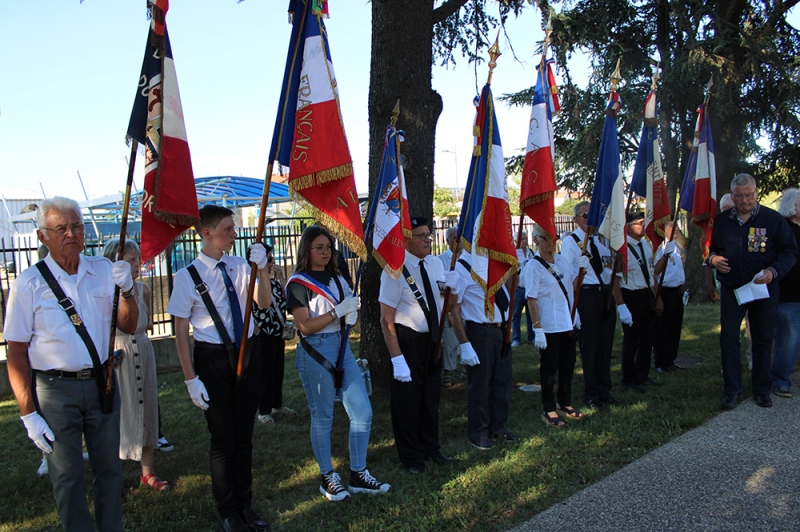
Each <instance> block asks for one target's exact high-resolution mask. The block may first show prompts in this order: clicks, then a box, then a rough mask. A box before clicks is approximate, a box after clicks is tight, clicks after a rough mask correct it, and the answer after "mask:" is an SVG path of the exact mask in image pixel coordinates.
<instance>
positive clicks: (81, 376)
mask: <svg viewBox="0 0 800 532" xmlns="http://www.w3.org/2000/svg"><path fill="white" fill-rule="evenodd" d="M75 378H76V379H78V380H80V381H85V380H86V379H91V378H92V368H86V369H82V370H80V371H76V372H75Z"/></svg>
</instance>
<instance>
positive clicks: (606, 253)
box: [561, 227, 613, 286]
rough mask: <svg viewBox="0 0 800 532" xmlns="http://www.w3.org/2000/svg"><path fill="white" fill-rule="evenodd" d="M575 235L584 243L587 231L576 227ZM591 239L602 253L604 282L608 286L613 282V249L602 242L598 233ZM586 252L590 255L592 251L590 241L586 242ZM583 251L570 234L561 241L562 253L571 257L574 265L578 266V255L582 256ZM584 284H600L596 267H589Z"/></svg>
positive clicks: (568, 257)
mask: <svg viewBox="0 0 800 532" xmlns="http://www.w3.org/2000/svg"><path fill="white" fill-rule="evenodd" d="M572 233H573V234H574V235H575V236H577V237H578V240H580V241H581V244H583V239H584V238H585V236H586V233H585V232H584V231H583V229H581V228H580V227H578V228H576V229H575V231H573V232H572ZM591 241H592V242H594V244H595V246H597V251H598V253H599V254H600V261H601V263H602V264H603V272H602V275H601V278H602V281H603V284H604V285H606V286H608V285H609V283H610V282H611V267H612V264H613V261H612V260H611V251H610V250H609V249H608V248H607V247H606V246H604V245H603V243H602V242H600V239H599V238H597V235H592V238H591ZM586 247H587V248H588V249H587V250H586V254H587V255H589V254H590V253H591V251H592V248H591V244H590V243H589V241H587V242H586ZM582 253H583V252H582V251H581V248H580V246H579V245H578V243H577V242H575V239H574V238H572V237H571V236H568V237H566V238H565V239H564V241H563V242H561V254H562V255H563V256H565V257H566V258H567V259H569V261H570V264H572V267H573V268H575V267H576V261H577V260H578V257H580V256H581V254H582ZM583 284H585V285H593V284H600V283H599V282H598V281H597V274H596V273H595V272H594V268H589V269H588V270H586V275H584V277H583Z"/></svg>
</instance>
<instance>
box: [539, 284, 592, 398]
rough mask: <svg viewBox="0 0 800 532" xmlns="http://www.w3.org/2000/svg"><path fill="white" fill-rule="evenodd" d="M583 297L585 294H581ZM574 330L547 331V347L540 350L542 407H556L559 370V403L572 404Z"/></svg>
mask: <svg viewBox="0 0 800 532" xmlns="http://www.w3.org/2000/svg"><path fill="white" fill-rule="evenodd" d="M581 297H583V296H581ZM571 333H572V331H566V332H560V333H545V335H544V336H545V338H546V339H547V348H546V349H540V350H539V378H540V379H541V381H540V382H541V383H542V408H543V409H544V411H545V412H552V411H554V410H555V409H556V399H555V394H554V393H553V387H554V386H555V383H556V372H558V404H559V405H561V406H570V405H572V397H571V396H572V375H573V373H574V372H575V336H573V335H572V334H571Z"/></svg>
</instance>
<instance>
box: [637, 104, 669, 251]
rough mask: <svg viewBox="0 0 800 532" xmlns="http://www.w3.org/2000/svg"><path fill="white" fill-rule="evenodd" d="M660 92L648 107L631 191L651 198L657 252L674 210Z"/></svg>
mask: <svg viewBox="0 0 800 532" xmlns="http://www.w3.org/2000/svg"><path fill="white" fill-rule="evenodd" d="M657 110H658V108H657V107H656V92H655V91H651V92H650V94H649V95H648V96H647V100H645V103H644V111H643V112H642V117H643V118H644V125H643V127H642V136H641V139H640V140H639V152H638V154H637V155H636V165H635V166H634V168H633V179H632V180H631V188H633V191H634V192H635V193H636V194H638V195H639V196H641V197H643V198H647V203H646V207H645V211H644V227H645V234H646V235H647V238H648V239H650V242H652V243H653V249H656V248H657V247H658V246H659V245H660V244H661V242H663V241H664V238H665V236H666V235H665V234H664V224H665V223H667V222H668V221H669V218H670V214H671V211H672V209H670V206H669V199H668V198H667V180H666V177H665V176H664V171H663V170H662V168H661V143H660V142H659V137H658V118H657Z"/></svg>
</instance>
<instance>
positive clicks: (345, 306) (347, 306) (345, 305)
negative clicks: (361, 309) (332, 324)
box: [333, 296, 358, 318]
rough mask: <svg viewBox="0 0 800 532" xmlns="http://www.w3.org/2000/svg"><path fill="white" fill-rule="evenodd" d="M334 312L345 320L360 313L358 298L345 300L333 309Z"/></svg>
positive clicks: (351, 297) (353, 297) (352, 297)
mask: <svg viewBox="0 0 800 532" xmlns="http://www.w3.org/2000/svg"><path fill="white" fill-rule="evenodd" d="M333 310H334V311H335V312H336V315H337V316H339V317H340V318H344V317H345V316H347V315H348V314H352V313H354V312H358V298H357V297H356V296H350V297H346V298H344V301H342V302H341V303H339V304H338V305H336V306H335V307H333Z"/></svg>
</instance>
